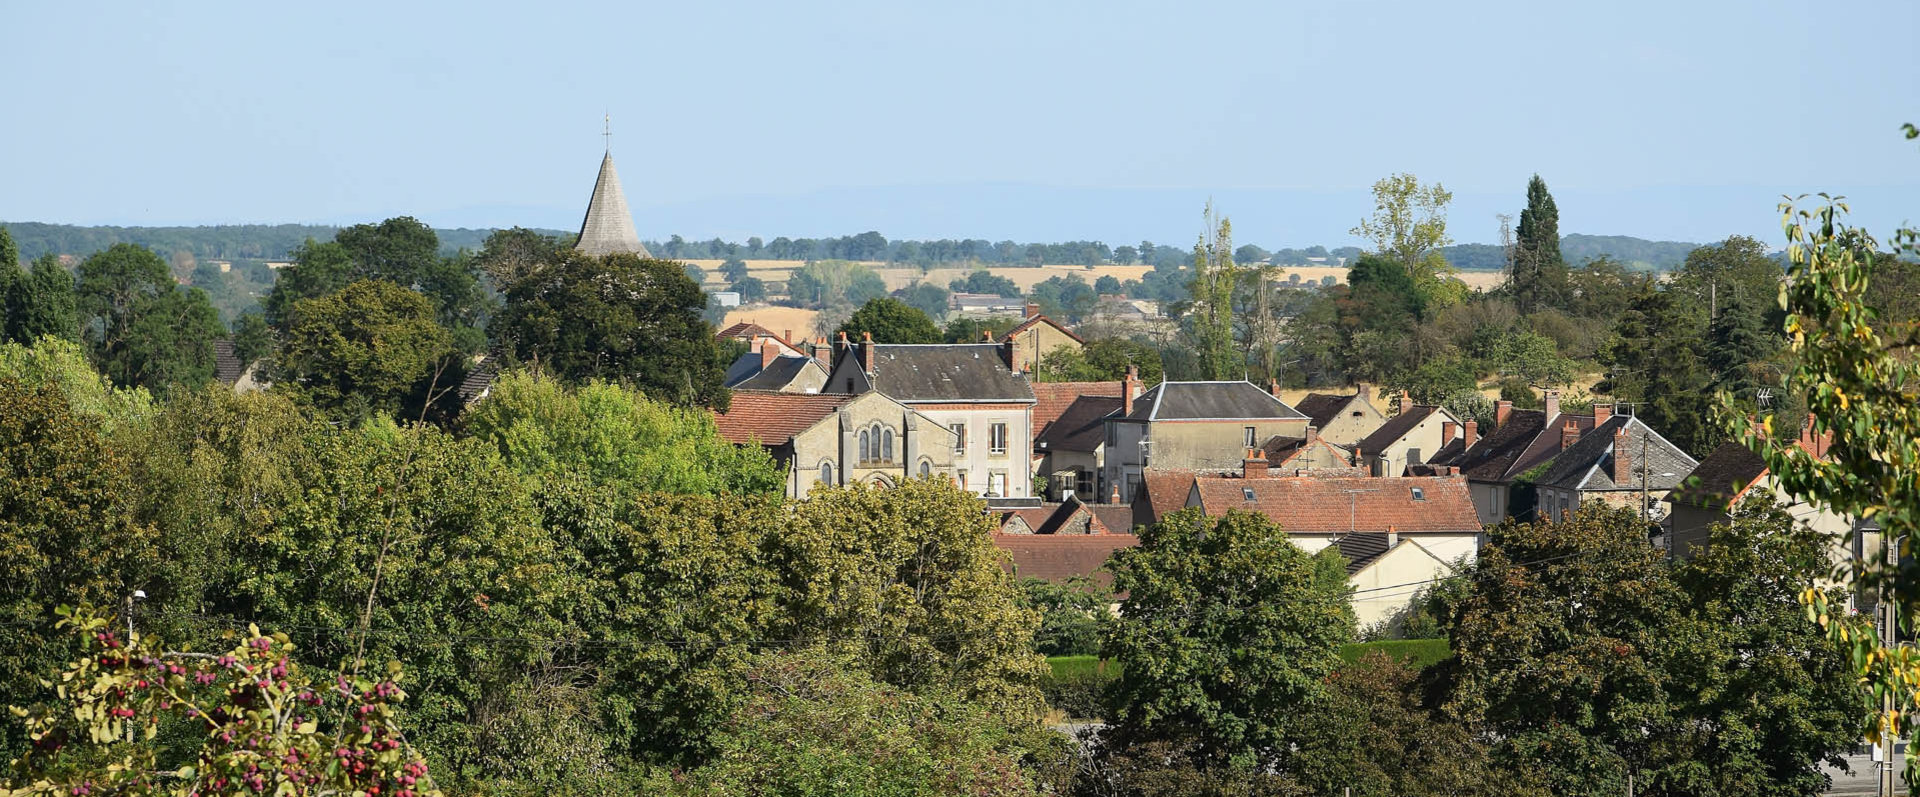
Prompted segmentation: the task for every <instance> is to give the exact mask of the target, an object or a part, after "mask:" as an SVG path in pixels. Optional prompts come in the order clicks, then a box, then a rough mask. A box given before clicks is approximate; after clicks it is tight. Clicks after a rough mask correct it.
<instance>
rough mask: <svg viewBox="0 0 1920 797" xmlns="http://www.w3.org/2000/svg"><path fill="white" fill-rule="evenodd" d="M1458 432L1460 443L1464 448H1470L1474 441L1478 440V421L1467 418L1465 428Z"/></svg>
mask: <svg viewBox="0 0 1920 797" xmlns="http://www.w3.org/2000/svg"><path fill="white" fill-rule="evenodd" d="M1460 434H1461V438H1460V443H1461V445H1462V446H1464V447H1465V448H1472V447H1473V444H1474V443H1478V442H1480V422H1479V421H1476V420H1474V419H1472V418H1468V419H1467V423H1466V428H1465V429H1463V430H1461V432H1460Z"/></svg>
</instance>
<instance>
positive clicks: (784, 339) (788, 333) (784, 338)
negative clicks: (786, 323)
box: [780, 329, 793, 346]
mask: <svg viewBox="0 0 1920 797" xmlns="http://www.w3.org/2000/svg"><path fill="white" fill-rule="evenodd" d="M780 342H781V343H785V344H787V345H789V346H791V345H793V330H791V329H783V330H780Z"/></svg>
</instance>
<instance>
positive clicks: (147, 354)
mask: <svg viewBox="0 0 1920 797" xmlns="http://www.w3.org/2000/svg"><path fill="white" fill-rule="evenodd" d="M75 298H76V304H77V305H78V308H79V314H80V318H81V320H82V328H83V329H84V330H85V331H86V333H87V334H86V341H87V343H88V344H89V347H90V348H91V349H92V351H93V358H94V361H95V362H97V363H99V365H100V369H101V371H103V372H104V373H105V374H106V375H107V377H108V378H109V379H112V380H113V381H114V383H115V384H119V385H141V386H144V387H148V388H160V387H164V386H167V385H170V384H175V383H179V384H184V385H188V386H194V385H198V384H200V383H203V382H205V381H207V380H208V379H210V378H212V376H213V342H214V340H215V339H216V338H218V337H220V336H221V335H222V334H223V333H224V331H225V330H224V329H223V328H222V327H221V325H220V315H219V313H218V312H217V311H215V310H214V309H213V305H212V304H211V303H209V302H208V301H207V295H206V293H205V292H203V291H200V290H198V289H194V290H190V291H181V290H179V289H178V288H177V287H176V286H175V285H174V281H173V275H172V273H171V272H169V271H168V269H167V262H166V261H165V260H162V259H161V258H160V256H159V255H157V254H154V252H153V250H151V249H147V248H145V247H141V246H135V245H133V244H115V245H113V246H112V247H109V248H107V249H106V250H104V251H101V252H96V253H94V254H93V255H91V256H89V257H88V258H87V259H86V260H85V261H82V262H81V264H80V281H79V286H78V288H77V289H76V290H75Z"/></svg>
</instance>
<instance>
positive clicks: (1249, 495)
mask: <svg viewBox="0 0 1920 797" xmlns="http://www.w3.org/2000/svg"><path fill="white" fill-rule="evenodd" d="M1240 495H1241V496H1242V497H1244V498H1246V499H1247V500H1248V501H1252V500H1253V488H1252V487H1242V488H1240Z"/></svg>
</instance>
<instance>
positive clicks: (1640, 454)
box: [1538, 416, 1700, 491]
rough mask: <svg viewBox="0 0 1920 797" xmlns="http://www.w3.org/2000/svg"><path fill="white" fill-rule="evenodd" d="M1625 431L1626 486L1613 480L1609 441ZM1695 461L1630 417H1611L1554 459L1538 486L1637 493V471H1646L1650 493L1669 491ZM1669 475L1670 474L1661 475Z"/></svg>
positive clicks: (1682, 478) (1658, 434)
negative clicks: (1628, 469) (1629, 474)
mask: <svg viewBox="0 0 1920 797" xmlns="http://www.w3.org/2000/svg"><path fill="white" fill-rule="evenodd" d="M1621 429H1625V430H1626V433H1627V437H1626V440H1625V442H1626V445H1627V454H1628V457H1629V462H1630V463H1631V466H1632V469H1633V474H1632V478H1629V479H1628V480H1627V483H1626V484H1616V483H1614V481H1613V438H1614V433H1615V432H1616V431H1617V430H1621ZM1699 464H1700V463H1699V462H1696V461H1694V458H1693V457H1690V456H1687V452H1685V451H1681V450H1680V448H1679V446H1676V445H1674V444H1672V443H1670V442H1667V439H1666V438H1664V437H1661V436H1660V433H1659V432H1656V431H1654V430H1653V429H1652V428H1651V427H1649V426H1647V425H1646V424H1645V423H1642V422H1641V421H1640V419H1639V418H1635V417H1632V416H1626V417H1620V416H1615V417H1612V418H1608V419H1607V422H1606V423H1603V424H1601V425H1600V426H1599V427H1598V428H1595V429H1593V430H1591V431H1588V432H1587V433H1586V434H1584V435H1582V436H1581V437H1580V441H1579V442H1577V443H1574V444H1573V445H1572V446H1570V447H1568V448H1567V450H1565V451H1562V452H1560V455H1559V456H1557V457H1554V459H1553V464H1552V465H1551V466H1549V467H1548V468H1547V472H1546V473H1544V474H1541V476H1540V479H1539V482H1538V483H1539V484H1540V485H1542V486H1546V487H1558V488H1562V489H1567V490H1581V491H1592V490H1638V489H1640V469H1641V468H1646V469H1647V473H1646V486H1647V489H1650V490H1669V489H1672V488H1673V487H1674V486H1676V485H1678V484H1680V483H1681V481H1682V480H1684V479H1685V478H1686V477H1687V474H1688V473H1689V472H1691V471H1692V470H1693V469H1694V468H1695V467H1698V466H1699ZM1662 474H1670V475H1662Z"/></svg>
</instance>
